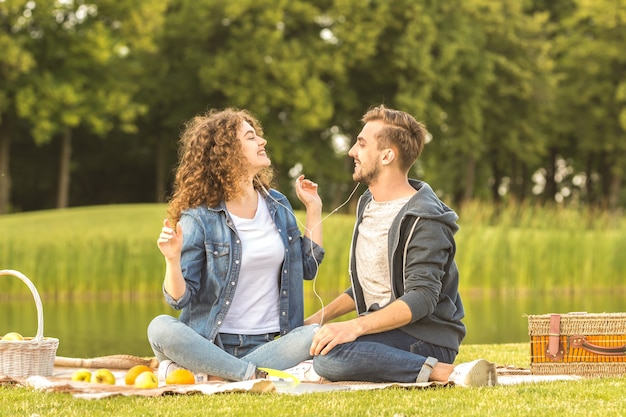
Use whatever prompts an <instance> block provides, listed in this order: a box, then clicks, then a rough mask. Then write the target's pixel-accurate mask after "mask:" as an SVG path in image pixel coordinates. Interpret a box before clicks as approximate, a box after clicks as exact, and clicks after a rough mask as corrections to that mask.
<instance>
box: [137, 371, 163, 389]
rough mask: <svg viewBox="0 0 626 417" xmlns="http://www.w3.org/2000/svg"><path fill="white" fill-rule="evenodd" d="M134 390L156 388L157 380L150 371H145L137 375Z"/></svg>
mask: <svg viewBox="0 0 626 417" xmlns="http://www.w3.org/2000/svg"><path fill="white" fill-rule="evenodd" d="M133 385H134V386H135V387H136V388H156V387H158V386H159V379H158V378H157V376H156V375H155V374H154V372H152V371H145V372H142V373H140V374H139V375H137V378H135V383H134V384H133Z"/></svg>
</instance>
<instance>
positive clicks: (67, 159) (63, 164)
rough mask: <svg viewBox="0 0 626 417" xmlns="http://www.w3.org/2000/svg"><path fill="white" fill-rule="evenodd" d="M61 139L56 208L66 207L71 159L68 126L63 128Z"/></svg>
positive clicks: (67, 203)
mask: <svg viewBox="0 0 626 417" xmlns="http://www.w3.org/2000/svg"><path fill="white" fill-rule="evenodd" d="M61 140H62V142H61V155H60V158H59V188H58V190H57V208H67V207H68V205H69V195H70V163H71V161H72V131H71V130H70V129H69V128H68V129H66V130H65V132H64V134H63V136H62V138H61Z"/></svg>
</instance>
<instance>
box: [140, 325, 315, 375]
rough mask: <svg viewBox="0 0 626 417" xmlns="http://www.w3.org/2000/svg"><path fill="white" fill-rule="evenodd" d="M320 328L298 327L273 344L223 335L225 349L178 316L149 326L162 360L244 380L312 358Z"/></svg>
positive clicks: (260, 337) (257, 338)
mask: <svg viewBox="0 0 626 417" xmlns="http://www.w3.org/2000/svg"><path fill="white" fill-rule="evenodd" d="M318 327H319V326H318V325H311V326H303V327H298V328H296V329H293V330H292V331H291V332H289V333H287V334H286V335H283V336H281V337H279V338H278V339H275V340H271V341H269V337H268V335H254V336H250V335H223V339H222V343H223V345H224V348H223V349H222V347H220V346H217V345H215V344H214V343H212V342H210V341H209V340H207V339H205V338H204V337H203V336H201V335H200V334H199V333H197V332H196V331H195V330H193V329H192V328H191V327H189V326H187V325H186V324H184V323H181V322H180V321H179V320H177V319H176V318H175V317H172V316H169V315H161V316H157V317H155V318H154V319H153V320H152V322H151V323H150V325H149V326H148V340H149V341H150V345H151V347H152V350H153V351H154V354H155V356H156V358H157V359H158V360H159V361H163V360H165V359H169V360H171V361H172V362H175V363H176V364H178V365H180V366H182V367H185V368H187V369H189V370H191V371H193V372H204V373H206V374H208V375H213V376H217V377H220V378H224V379H228V380H232V381H242V380H247V379H252V378H254V373H255V371H256V368H257V367H260V368H271V369H281V370H282V369H287V368H291V367H292V366H296V365H297V364H299V363H300V362H302V361H304V360H307V359H311V354H310V353H309V350H310V348H311V342H312V340H313V335H314V334H315V330H316V329H317V328H318Z"/></svg>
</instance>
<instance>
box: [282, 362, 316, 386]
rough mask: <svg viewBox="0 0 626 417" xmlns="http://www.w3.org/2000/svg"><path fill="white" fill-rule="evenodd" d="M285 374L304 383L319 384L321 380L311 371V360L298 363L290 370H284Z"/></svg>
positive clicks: (313, 370)
mask: <svg viewBox="0 0 626 417" xmlns="http://www.w3.org/2000/svg"><path fill="white" fill-rule="evenodd" d="M285 372H287V373H289V374H291V375H293V376H295V377H296V378H298V379H299V380H300V381H304V382H319V381H321V380H322V377H321V376H319V375H318V374H317V372H315V369H313V360H307V361H303V362H300V363H299V364H297V365H296V366H294V367H292V368H289V369H285Z"/></svg>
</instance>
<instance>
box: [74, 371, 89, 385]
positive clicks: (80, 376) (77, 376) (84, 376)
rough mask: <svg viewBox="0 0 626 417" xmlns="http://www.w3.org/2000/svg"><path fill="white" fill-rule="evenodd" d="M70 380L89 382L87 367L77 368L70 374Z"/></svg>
mask: <svg viewBox="0 0 626 417" xmlns="http://www.w3.org/2000/svg"><path fill="white" fill-rule="evenodd" d="M72 381H81V382H90V381H91V372H90V371H89V369H84V368H83V369H78V370H76V371H74V373H73V374H72Z"/></svg>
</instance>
